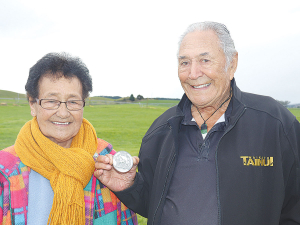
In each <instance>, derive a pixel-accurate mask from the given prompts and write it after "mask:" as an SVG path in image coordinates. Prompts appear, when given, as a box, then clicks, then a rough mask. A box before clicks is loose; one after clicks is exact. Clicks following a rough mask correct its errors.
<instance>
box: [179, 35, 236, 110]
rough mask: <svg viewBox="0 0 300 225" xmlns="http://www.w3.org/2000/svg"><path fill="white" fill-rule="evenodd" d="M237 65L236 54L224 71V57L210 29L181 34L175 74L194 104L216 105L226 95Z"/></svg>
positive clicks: (201, 105) (216, 106)
mask: <svg viewBox="0 0 300 225" xmlns="http://www.w3.org/2000/svg"><path fill="white" fill-rule="evenodd" d="M236 66H237V54H236V55H235V57H234V59H233V60H232V62H231V64H230V65H229V66H228V70H227V71H226V57H225V54H224V52H223V50H222V48H221V47H220V44H219V39H218V37H217V35H216V34H215V33H214V32H213V31H211V30H207V31H194V32H192V33H189V34H187V35H186V36H185V37H184V38H183V40H182V43H181V45H180V49H179V54H178V76H179V79H180V82H181V85H182V87H183V89H184V91H185V93H186V95H187V96H188V98H189V99H190V100H191V102H192V103H193V104H194V105H196V106H197V107H200V108H204V107H210V106H212V107H215V108H218V107H219V105H220V104H221V103H222V102H223V101H224V100H225V99H226V98H227V97H228V96H229V91H230V81H231V80H232V79H233V76H234V72H235V70H236Z"/></svg>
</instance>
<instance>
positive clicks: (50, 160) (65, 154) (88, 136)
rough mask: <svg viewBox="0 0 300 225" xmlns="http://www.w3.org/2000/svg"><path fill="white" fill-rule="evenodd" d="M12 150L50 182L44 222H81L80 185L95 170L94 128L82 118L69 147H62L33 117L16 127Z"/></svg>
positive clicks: (83, 221) (81, 188)
mask: <svg viewBox="0 0 300 225" xmlns="http://www.w3.org/2000/svg"><path fill="white" fill-rule="evenodd" d="M15 150H16V153H17V155H18V157H19V158H20V159H21V161H22V162H23V163H24V164H25V165H26V166H28V167H29V168H31V169H33V170H34V171H36V172H38V173H39V174H41V175H42V176H44V177H45V178H47V179H48V180H49V181H50V184H51V187H52V189H53V192H54V198H53V205H52V208H51V212H50V215H49V218H48V224H51V225H52V224H55V225H57V224H61V225H69V224H76V225H82V224H85V202H84V192H83V188H84V187H85V186H86V185H87V184H88V182H89V180H90V179H91V176H92V174H93V172H94V169H95V163H94V160H93V154H94V153H95V152H96V150H97V136H96V131H95V129H94V127H93V126H92V125H91V124H90V123H89V122H88V121H87V120H86V119H83V121H82V124H81V127H80V129H79V132H78V133H77V135H76V136H75V137H74V138H73V139H72V144H71V147H70V148H63V147H61V146H59V145H57V144H56V143H54V142H52V141H50V140H49V139H48V138H47V137H45V136H44V135H43V134H42V133H41V131H40V129H39V125H38V122H37V120H36V118H33V120H31V121H28V122H27V123H26V124H25V125H24V126H23V127H22V129H21V130H20V133H19V135H18V137H17V140H16V143H15Z"/></svg>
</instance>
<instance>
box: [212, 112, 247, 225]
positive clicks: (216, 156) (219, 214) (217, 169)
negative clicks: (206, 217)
mask: <svg viewBox="0 0 300 225" xmlns="http://www.w3.org/2000/svg"><path fill="white" fill-rule="evenodd" d="M246 109H247V107H245V108H244V110H243V111H242V112H241V113H240V115H239V117H238V118H237V119H236V121H235V123H234V124H233V125H232V127H231V128H230V129H228V130H226V131H225V133H224V134H223V135H222V137H221V139H220V141H219V143H218V145H217V149H216V155H215V161H216V171H217V199H218V224H219V225H221V203H220V190H219V167H218V149H219V145H220V142H221V140H222V138H223V137H224V136H225V135H226V134H227V133H228V132H229V131H231V130H232V129H233V128H234V127H235V125H236V123H237V121H239V119H240V118H241V116H242V115H243V114H244V112H245V111H246Z"/></svg>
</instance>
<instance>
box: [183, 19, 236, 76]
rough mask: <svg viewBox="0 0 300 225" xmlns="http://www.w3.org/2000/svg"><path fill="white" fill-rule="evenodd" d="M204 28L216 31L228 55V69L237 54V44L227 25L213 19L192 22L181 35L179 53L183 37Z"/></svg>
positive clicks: (221, 45)
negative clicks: (212, 20)
mask: <svg viewBox="0 0 300 225" xmlns="http://www.w3.org/2000/svg"><path fill="white" fill-rule="evenodd" d="M204 30H212V31H214V32H215V33H216V35H217V36H218V38H219V40H220V47H221V48H222V49H223V51H224V54H225V56H226V70H227V68H228V66H229V65H230V63H231V61H232V59H233V56H234V55H235V54H236V52H237V51H236V50H235V46H234V43H233V40H232V38H231V36H230V32H229V30H228V29H227V27H226V26H225V25H224V24H222V23H217V22H211V21H205V22H200V23H194V24H191V25H190V26H189V27H188V28H187V29H186V31H185V32H184V33H183V35H182V36H181V37H180V40H179V43H178V44H179V45H178V46H179V47H178V54H179V49H180V45H181V42H182V40H183V38H184V37H185V36H186V35H187V34H188V33H191V32H194V31H204Z"/></svg>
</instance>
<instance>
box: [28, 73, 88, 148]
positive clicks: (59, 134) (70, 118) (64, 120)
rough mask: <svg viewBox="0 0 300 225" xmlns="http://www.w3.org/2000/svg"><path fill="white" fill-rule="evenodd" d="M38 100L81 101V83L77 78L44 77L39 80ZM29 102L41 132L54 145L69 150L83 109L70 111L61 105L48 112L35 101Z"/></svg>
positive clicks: (77, 129) (79, 123)
mask: <svg viewBox="0 0 300 225" xmlns="http://www.w3.org/2000/svg"><path fill="white" fill-rule="evenodd" d="M39 99H54V100H59V101H61V102H66V101H70V100H83V99H82V85H81V82H80V81H79V79H78V78H77V77H72V78H65V77H63V76H62V77H61V78H58V79H53V78H51V77H50V76H47V75H45V76H43V77H42V78H40V80H39ZM29 100H30V108H31V115H32V116H36V118H37V122H38V124H39V128H40V130H41V132H42V133H43V134H44V135H45V136H46V137H47V138H49V139H50V140H51V141H53V142H55V143H56V144H58V145H60V146H62V147H65V148H69V147H70V146H71V143H72V139H73V137H74V136H75V135H76V134H77V133H78V131H79V129H80V126H81V123H82V119H83V108H82V109H80V110H78V111H70V110H68V109H67V107H66V104H65V103H61V104H60V106H59V108H58V109H51V110H49V109H44V108H42V107H41V106H40V105H39V104H38V103H37V102H36V101H35V99H32V98H29ZM31 101H32V102H31Z"/></svg>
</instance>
